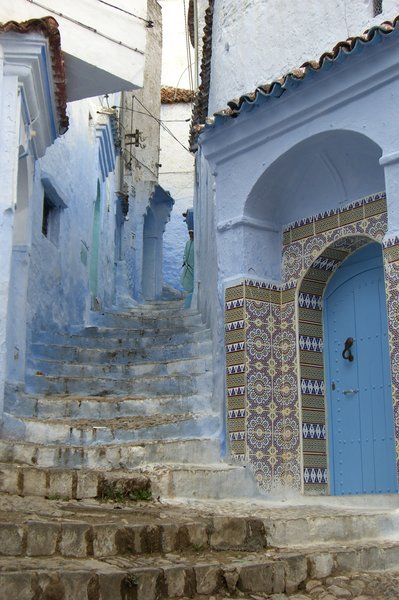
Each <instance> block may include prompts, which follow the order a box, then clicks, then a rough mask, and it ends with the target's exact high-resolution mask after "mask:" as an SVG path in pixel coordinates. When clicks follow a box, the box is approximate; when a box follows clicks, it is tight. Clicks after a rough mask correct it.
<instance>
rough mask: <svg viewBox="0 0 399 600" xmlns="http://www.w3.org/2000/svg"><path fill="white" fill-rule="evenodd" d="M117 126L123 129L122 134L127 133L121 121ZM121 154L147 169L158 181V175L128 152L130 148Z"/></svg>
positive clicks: (124, 149)
mask: <svg viewBox="0 0 399 600" xmlns="http://www.w3.org/2000/svg"><path fill="white" fill-rule="evenodd" d="M119 126H120V127H121V128H122V129H123V131H124V132H126V131H127V127H125V126H124V125H123V123H122V122H121V121H119ZM123 152H125V153H126V154H127V155H128V156H129V158H130V159H134V160H135V161H136V162H138V163H139V164H140V165H141V166H142V167H144V168H145V169H147V171H149V172H150V173H151V175H154V177H155V179H158V175H157V174H156V173H154V171H153V170H152V169H150V167H149V166H147V165H146V164H144V163H143V162H141V160H139V159H138V158H137V157H136V156H134V154H133V153H132V151H131V150H130V148H126V147H125V148H123Z"/></svg>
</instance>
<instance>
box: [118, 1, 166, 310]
mask: <svg viewBox="0 0 399 600" xmlns="http://www.w3.org/2000/svg"><path fill="white" fill-rule="evenodd" d="M147 18H149V19H151V20H152V21H153V22H154V27H153V28H152V29H151V30H149V33H148V38H147V45H146V57H147V58H146V65H145V70H144V86H143V88H142V89H140V90H136V91H134V92H124V93H123V95H122V100H121V102H122V104H121V106H122V110H121V117H120V118H121V136H122V157H123V173H124V175H123V178H124V181H120V182H119V187H120V189H121V191H122V189H123V191H124V192H125V193H126V194H127V195H128V197H129V212H128V215H127V217H128V220H126V221H125V222H124V223H123V225H122V234H121V235H122V244H121V247H122V259H123V260H125V262H126V277H127V287H128V290H127V293H128V294H130V295H131V296H132V297H133V298H134V299H135V300H142V283H143V277H145V276H146V274H145V273H144V272H143V226H144V216H145V214H146V211H147V208H148V206H149V203H150V198H151V194H152V193H153V191H154V189H155V185H156V183H157V182H158V175H159V162H160V160H159V151H160V150H159V147H160V140H159V129H160V125H159V119H160V109H161V100H160V85H161V52H162V35H163V33H162V27H161V23H162V15H161V10H160V6H159V4H158V3H157V2H156V1H155V0H151V1H149V2H148V13H147ZM137 130H138V132H139V133H138V138H137V141H136V138H134V137H132V135H134V136H135V135H136V131H137ZM136 143H137V145H136ZM160 264H162V259H161V258H160Z"/></svg>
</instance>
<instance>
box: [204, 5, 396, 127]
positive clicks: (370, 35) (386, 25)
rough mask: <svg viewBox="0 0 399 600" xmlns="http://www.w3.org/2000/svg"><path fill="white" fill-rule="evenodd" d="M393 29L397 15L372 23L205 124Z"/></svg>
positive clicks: (233, 114)
mask: <svg viewBox="0 0 399 600" xmlns="http://www.w3.org/2000/svg"><path fill="white" fill-rule="evenodd" d="M394 30H399V15H398V16H396V17H395V18H394V19H393V21H384V22H383V23H381V24H380V25H374V26H373V27H370V28H369V29H366V31H365V32H364V33H363V34H361V35H357V36H352V37H349V38H347V39H346V40H343V41H341V42H338V43H337V44H336V45H335V46H334V47H333V48H332V50H330V51H327V52H324V53H323V54H322V55H321V56H320V57H319V58H318V59H314V60H308V61H305V62H304V63H303V64H302V65H301V66H300V67H297V68H294V69H292V70H291V71H289V72H288V73H286V74H285V75H283V76H282V77H280V78H279V79H275V80H273V81H271V82H269V83H264V84H261V85H259V86H257V87H256V88H255V90H254V91H252V92H249V93H248V94H243V95H242V96H240V97H239V98H235V99H232V100H230V101H229V102H227V106H228V108H225V109H222V110H220V111H217V112H215V113H214V118H209V117H208V118H207V120H206V125H208V126H213V125H214V124H215V123H216V122H217V117H219V118H226V117H232V118H235V117H237V116H238V115H239V113H240V112H241V109H242V107H243V106H244V105H246V104H253V103H255V102H256V101H257V99H258V97H259V95H262V96H272V95H273V96H276V97H280V96H281V95H282V94H283V93H284V91H285V89H286V87H285V86H286V84H287V83H288V82H289V81H290V80H297V81H300V80H304V79H305V78H306V76H307V75H308V73H309V71H320V69H322V67H323V66H324V64H325V63H326V62H328V61H331V62H333V61H334V60H336V59H337V57H338V56H339V55H340V54H341V53H342V52H345V53H347V54H350V53H351V52H352V51H353V50H354V48H355V46H356V45H357V44H358V43H359V42H360V43H362V44H367V43H369V42H371V41H372V40H373V39H374V37H375V36H376V35H377V34H383V35H387V34H390V33H391V32H392V31H394ZM203 128H204V125H202V126H201V125H197V131H200V130H202V129H203Z"/></svg>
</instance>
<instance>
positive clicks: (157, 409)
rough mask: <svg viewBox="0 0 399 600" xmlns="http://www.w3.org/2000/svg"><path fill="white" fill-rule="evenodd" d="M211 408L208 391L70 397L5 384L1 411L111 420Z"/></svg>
mask: <svg viewBox="0 0 399 600" xmlns="http://www.w3.org/2000/svg"><path fill="white" fill-rule="evenodd" d="M210 407H211V390H209V391H208V392H207V393H202V394H190V395H187V396H178V395H169V396H162V395H159V396H148V397H141V396H112V395H109V396H87V397H85V396H73V395H70V394H58V395H57V394H55V395H43V394H42V395H40V394H39V395H36V394H26V393H24V392H21V391H20V390H19V389H18V388H13V387H12V386H7V392H6V394H5V399H4V410H5V412H7V413H10V414H12V415H13V416H15V417H37V418H39V419H49V418H60V417H66V418H70V419H112V418H114V417H130V416H140V415H142V416H150V415H156V414H159V413H163V414H172V413H173V414H179V413H187V412H194V411H196V412H199V413H201V412H204V411H206V410H209V409H210Z"/></svg>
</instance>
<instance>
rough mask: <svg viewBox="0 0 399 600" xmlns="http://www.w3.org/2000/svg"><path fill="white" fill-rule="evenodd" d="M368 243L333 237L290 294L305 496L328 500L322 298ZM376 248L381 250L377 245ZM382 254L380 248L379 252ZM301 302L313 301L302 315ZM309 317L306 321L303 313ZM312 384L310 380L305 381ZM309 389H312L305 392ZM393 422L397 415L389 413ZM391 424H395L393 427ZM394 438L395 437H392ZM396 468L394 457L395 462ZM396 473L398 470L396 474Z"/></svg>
mask: <svg viewBox="0 0 399 600" xmlns="http://www.w3.org/2000/svg"><path fill="white" fill-rule="evenodd" d="M370 242H377V243H379V244H381V240H380V239H376V238H375V237H373V236H371V235H369V234H367V233H359V234H352V233H351V234H347V235H345V234H344V233H343V235H342V236H341V237H336V238H335V239H334V240H333V241H332V242H331V243H330V244H329V245H327V246H326V247H324V249H320V251H319V253H318V254H317V255H313V256H314V258H313V260H312V262H311V263H308V264H309V266H308V268H307V270H306V272H305V273H304V275H303V277H302V278H301V280H300V282H299V284H298V287H297V293H296V299H297V302H296V306H297V344H298V386H299V398H300V407H299V417H300V425H301V429H302V436H301V456H302V473H303V479H302V486H303V492H304V493H305V494H311V495H328V494H329V483H328V482H329V465H328V453H327V441H328V440H327V432H326V417H327V406H326V395H325V368H324V350H323V340H324V331H323V295H324V290H325V288H326V285H327V283H328V281H329V280H330V278H331V276H332V274H333V273H334V272H335V270H336V269H337V268H338V266H339V265H340V264H341V263H342V262H343V261H344V260H345V259H346V258H347V257H349V256H350V255H351V254H352V253H353V252H354V251H356V250H357V249H359V248H361V247H362V246H364V245H366V244H369V243H370ZM381 245H382V244H381ZM384 251H385V247H384ZM384 272H385V283H386V290H387V292H386V297H387V312H388V308H389V307H390V305H389V306H388V292H389V289H390V287H389V286H390V280H389V276H387V274H386V263H385V261H384ZM304 298H305V299H306V300H308V299H309V298H310V300H312V302H313V300H315V301H314V302H313V308H314V309H315V310H313V311H312V310H306V309H305V308H304V305H303V301H304ZM310 312H311V313H313V314H312V315H311V317H310V318H309V317H308V314H306V313H310ZM391 321H392V320H391V318H390V316H389V314H388V328H389V330H391V328H392V322H391ZM309 339H310V341H311V342H312V343H313V348H312V349H311V350H312V351H311V352H307V351H306V350H307V349H306V348H304V346H303V340H309ZM390 368H391V372H392V349H391V348H390ZM311 378H313V379H311ZM310 387H312V389H309V388H310ZM392 402H393V413H394V420H395V415H397V413H398V411H395V405H394V398H393V400H392ZM394 422H395V421H394ZM395 435H396V437H397V436H398V432H397V431H395ZM396 462H397V464H398V457H397V456H396ZM397 472H399V468H397Z"/></svg>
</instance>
